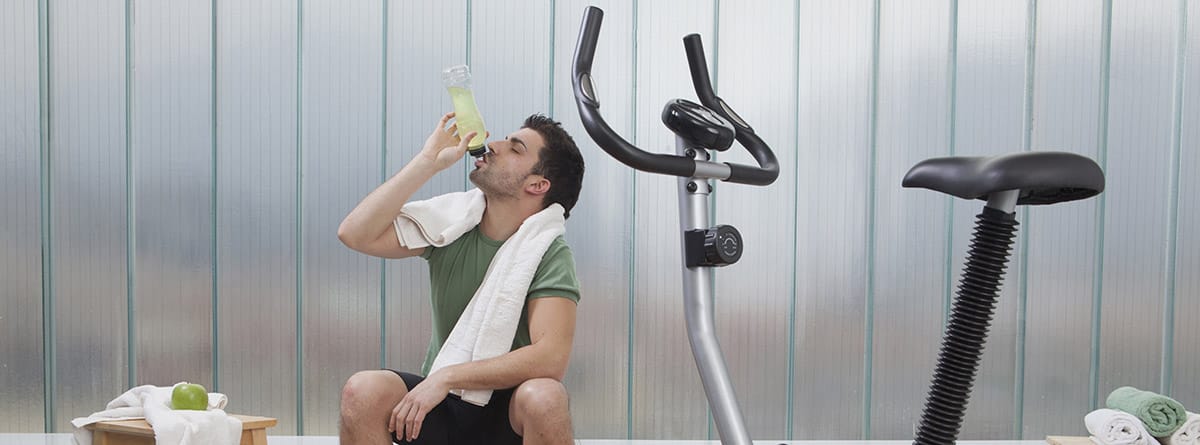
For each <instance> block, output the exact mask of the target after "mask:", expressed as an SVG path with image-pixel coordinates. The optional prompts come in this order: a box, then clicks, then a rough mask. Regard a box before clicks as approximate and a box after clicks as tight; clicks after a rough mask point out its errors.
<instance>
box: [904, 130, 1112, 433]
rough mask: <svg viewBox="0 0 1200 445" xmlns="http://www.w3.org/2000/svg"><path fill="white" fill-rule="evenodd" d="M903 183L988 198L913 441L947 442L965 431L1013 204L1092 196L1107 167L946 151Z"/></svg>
mask: <svg viewBox="0 0 1200 445" xmlns="http://www.w3.org/2000/svg"><path fill="white" fill-rule="evenodd" d="M903 185H904V187H915V188H925V189H930V190H934V191H938V192H942V193H946V194H949V195H954V196H957V197H959V198H964V199H983V200H987V206H986V207H984V209H983V212H980V213H979V216H978V218H977V222H976V224H975V233H974V235H973V237H972V239H971V248H970V251H969V252H968V253H967V264H966V268H965V269H964V270H963V275H962V279H961V280H960V281H959V284H958V294H957V298H955V300H954V304H953V306H952V307H951V309H950V318H949V320H948V322H947V323H946V331H945V333H944V334H943V337H942V350H941V352H940V353H939V354H938V361H937V367H936V368H935V370H934V373H933V383H932V384H931V385H930V388H929V397H928V398H926V399H925V410H924V411H923V412H922V413H921V422H920V424H919V425H918V426H917V431H916V436H915V437H914V438H913V443H915V444H922V445H924V444H938V445H948V444H951V443H954V442H955V440H957V438H958V432H959V429H961V428H962V422H963V414H964V413H965V412H966V409H967V401H968V400H969V399H970V398H971V386H972V385H973V384H974V382H975V372H976V371H978V370H979V361H980V358H981V357H982V356H983V347H984V344H985V343H987V335H988V328H989V326H990V325H991V324H992V312H993V311H994V310H995V309H996V300H997V298H998V297H999V296H1000V284H1001V282H1002V281H1003V279H1004V269H1005V267H1007V265H1008V258H1009V255H1010V254H1011V253H1012V245H1013V238H1015V237H1016V235H1017V220H1016V213H1014V211H1015V210H1016V206H1017V205H1045V204H1055V203H1060V202H1067V201H1075V200H1079V199H1086V198H1089V197H1092V196H1096V195H1098V194H1100V193H1101V192H1103V191H1104V172H1103V171H1101V170H1100V166H1099V165H1097V164H1096V162H1095V161H1093V160H1091V159H1088V158H1086V157H1083V156H1080V155H1077V154H1074V153H1066V152H1053V151H1032V152H1023V153H1012V154H1007V155H1002V156H996V157H964V156H951V157H943V158H932V159H926V160H924V161H921V162H919V163H917V165H915V166H913V168H912V169H910V170H909V171H908V174H906V175H904V181H903Z"/></svg>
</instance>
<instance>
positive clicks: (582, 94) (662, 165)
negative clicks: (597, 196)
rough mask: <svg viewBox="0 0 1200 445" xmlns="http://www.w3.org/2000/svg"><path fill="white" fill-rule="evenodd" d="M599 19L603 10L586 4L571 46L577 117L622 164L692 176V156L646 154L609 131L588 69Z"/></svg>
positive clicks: (592, 135) (614, 132)
mask: <svg viewBox="0 0 1200 445" xmlns="http://www.w3.org/2000/svg"><path fill="white" fill-rule="evenodd" d="M603 20H604V11H602V10H600V8H597V7H595V6H589V7H588V8H587V10H586V11H585V12H584V14H583V25H582V26H580V28H579V41H578V42H576V45H575V60H574V65H573V67H572V73H573V75H572V76H571V83H572V85H573V87H574V89H575V103H576V105H578V107H579V118H580V119H581V120H582V121H583V127H584V128H585V129H587V132H588V135H590V136H591V137H592V139H593V140H594V141H596V144H597V145H599V146H600V148H602V149H604V151H606V152H608V154H609V155H610V156H612V157H614V158H616V159H617V160H618V161H621V162H622V163H624V164H625V165H628V166H630V167H633V168H635V169H638V170H642V171H647V172H651V173H661V174H666V175H674V176H684V177H688V176H692V175H693V174H695V173H696V160H695V159H692V158H685V157H682V156H674V155H665V154H656V153H649V152H646V151H645V150H642V149H640V148H637V147H635V146H634V145H633V144H630V143H629V142H628V141H626V140H625V139H623V138H621V136H620V135H618V134H617V132H616V131H613V129H612V128H611V127H609V126H608V123H607V122H605V121H604V117H603V116H601V115H600V100H599V98H598V97H596V89H595V85H593V83H592V73H591V71H592V57H593V56H594V55H595V54H596V41H597V40H598V38H599V36H600V24H601V22H603Z"/></svg>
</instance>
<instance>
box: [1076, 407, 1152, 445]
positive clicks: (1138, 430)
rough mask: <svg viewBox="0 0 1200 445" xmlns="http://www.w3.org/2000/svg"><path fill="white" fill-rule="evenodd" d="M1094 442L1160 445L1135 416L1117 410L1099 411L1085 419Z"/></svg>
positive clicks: (1111, 444)
mask: <svg viewBox="0 0 1200 445" xmlns="http://www.w3.org/2000/svg"><path fill="white" fill-rule="evenodd" d="M1083 423H1084V424H1086V425H1087V430H1088V433H1091V435H1092V441H1093V442H1096V443H1098V444H1100V445H1158V441H1157V440H1154V437H1151V436H1150V432H1149V431H1146V426H1145V425H1143V424H1142V421H1141V420H1139V419H1138V418H1137V417H1136V416H1134V415H1133V414H1129V413H1127V412H1124V411H1117V410H1115V409H1108V408H1103V409H1098V410H1095V411H1092V412H1090V413H1088V415H1087V416H1085V417H1084V418H1083Z"/></svg>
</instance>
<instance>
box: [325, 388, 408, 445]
mask: <svg viewBox="0 0 1200 445" xmlns="http://www.w3.org/2000/svg"><path fill="white" fill-rule="evenodd" d="M405 394H408V387H407V386H405V385H404V380H403V379H401V378H400V376H398V375H396V373H394V372H392V371H360V372H358V373H356V374H354V375H353V376H351V377H350V379H349V380H347V381H346V386H344V387H342V406H341V408H342V409H341V410H342V415H341V421H340V422H338V424H339V433H340V434H339V436H340V437H341V441H340V443H341V444H342V445H385V444H390V443H392V435H391V433H389V432H388V420H389V418H390V417H391V415H392V409H393V408H395V407H396V404H398V403H400V399H403V398H404V395H405Z"/></svg>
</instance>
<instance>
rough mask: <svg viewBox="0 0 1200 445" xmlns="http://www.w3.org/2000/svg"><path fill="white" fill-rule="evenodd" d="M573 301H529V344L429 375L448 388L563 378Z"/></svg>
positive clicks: (570, 339) (571, 330)
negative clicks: (499, 354)
mask: <svg viewBox="0 0 1200 445" xmlns="http://www.w3.org/2000/svg"><path fill="white" fill-rule="evenodd" d="M575 308H576V304H575V302H574V301H571V300H570V299H567V298H563V297H541V298H534V299H532V300H529V305H528V310H529V312H528V314H527V315H528V319H529V340H530V344H529V346H525V347H522V348H519V349H516V350H514V351H511V352H508V353H506V354H504V355H501V356H498V357H494V358H490V359H487V360H478V361H473V362H467V363H461V364H458V365H453V366H447V367H445V368H442V369H440V370H438V372H435V373H433V375H430V376H429V378H434V379H438V380H440V381H441V382H444V384H445V385H447V387H449V388H450V389H468V390H470V389H498V388H512V387H514V386H517V385H520V384H521V383H524V382H525V381H527V380H532V379H536V378H549V379H554V380H558V381H562V379H563V376H565V375H566V374H567V364H568V363H569V362H570V359H571V345H572V343H573V342H574V340H575Z"/></svg>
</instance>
